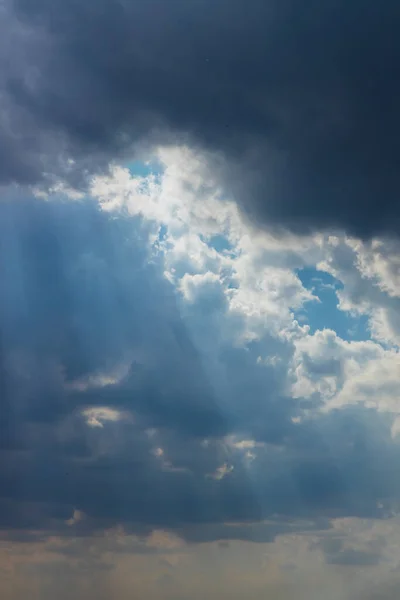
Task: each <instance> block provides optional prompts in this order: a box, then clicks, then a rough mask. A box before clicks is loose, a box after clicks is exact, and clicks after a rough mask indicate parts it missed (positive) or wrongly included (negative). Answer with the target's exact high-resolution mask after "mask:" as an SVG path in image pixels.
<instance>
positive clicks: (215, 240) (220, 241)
mask: <svg viewBox="0 0 400 600" xmlns="http://www.w3.org/2000/svg"><path fill="white" fill-rule="evenodd" d="M200 239H201V241H202V242H204V243H206V244H207V245H208V246H209V247H210V248H214V250H216V251H217V252H220V253H222V254H223V253H225V252H232V250H233V246H232V244H231V243H230V242H229V240H228V239H227V238H226V237H225V236H224V235H213V236H211V237H210V238H206V237H205V236H204V235H200Z"/></svg>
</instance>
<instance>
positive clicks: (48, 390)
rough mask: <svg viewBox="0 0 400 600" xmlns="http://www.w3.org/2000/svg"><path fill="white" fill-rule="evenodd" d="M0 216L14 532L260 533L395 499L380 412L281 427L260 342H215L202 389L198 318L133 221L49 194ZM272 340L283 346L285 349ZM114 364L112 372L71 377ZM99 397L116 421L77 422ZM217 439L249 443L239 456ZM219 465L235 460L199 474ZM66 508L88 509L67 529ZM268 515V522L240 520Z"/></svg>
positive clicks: (4, 417)
mask: <svg viewBox="0 0 400 600" xmlns="http://www.w3.org/2000/svg"><path fill="white" fill-rule="evenodd" d="M0 216H1V218H0V244H1V252H0V275H1V281H2V294H1V297H0V339H1V351H2V354H1V363H0V365H1V380H0V381H1V385H2V395H1V397H0V402H1V409H2V410H1V412H0V419H1V420H0V433H1V437H0V439H1V450H0V496H1V498H2V500H1V502H0V529H1V530H6V531H7V532H8V533H7V535H8V536H9V537H10V538H11V539H12V538H13V536H14V535H15V539H17V538H18V537H19V536H20V535H21V531H23V532H29V531H46V532H49V534H55V533H58V534H62V535H63V536H65V537H68V536H69V537H71V536H78V537H79V536H85V535H89V534H90V533H93V532H95V531H97V530H99V529H100V530H102V529H106V528H108V527H111V526H115V525H116V524H118V523H123V525H124V527H126V529H127V531H128V532H132V533H135V534H137V535H147V534H148V533H149V532H150V531H151V530H152V528H154V527H159V528H165V529H169V530H174V531H178V532H179V533H180V535H182V537H185V535H186V537H187V538H188V539H190V537H192V539H193V540H196V539H197V540H198V541H200V539H201V537H203V539H212V538H213V536H214V537H215V539H218V538H220V539H222V540H223V539H232V536H233V537H235V536H236V537H239V538H240V539H249V538H251V536H253V537H254V538H255V539H258V540H259V541H260V540H264V541H266V540H268V539H271V540H272V539H273V537H274V536H275V535H277V534H278V532H279V531H283V532H286V531H288V525H287V522H286V521H287V520H288V519H299V518H302V519H305V518H306V519H308V520H311V521H313V522H314V521H315V520H316V519H319V518H330V517H332V516H364V517H370V516H374V517H379V516H380V512H379V509H378V508H377V503H378V501H381V500H388V501H390V500H391V499H398V498H399V496H400V489H399V485H398V482H397V481H398V478H397V476H396V473H397V469H398V464H399V459H400V456H399V447H398V445H396V444H395V443H394V442H393V440H392V439H391V437H390V428H391V421H390V418H389V417H388V416H387V415H380V414H377V413H376V412H375V411H367V410H366V409H363V408H362V407H355V408H353V409H351V410H350V409H349V410H342V411H338V412H334V413H332V414H329V415H321V416H318V417H316V418H315V419H312V420H305V421H304V422H302V423H297V424H295V423H293V422H292V420H291V418H292V417H293V416H295V415H297V414H298V407H297V406H295V404H294V403H293V401H291V400H287V399H285V396H284V394H283V389H284V382H285V379H284V377H285V370H284V369H283V370H282V372H281V371H279V369H280V367H279V368H278V369H277V370H276V371H274V370H270V371H269V370H268V369H266V370H265V372H264V371H262V370H255V368H254V365H253V363H255V362H256V357H257V356H258V355H259V354H260V347H258V346H257V343H254V344H249V345H248V348H247V349H242V350H240V349H238V348H237V349H232V348H230V349H229V348H226V347H225V346H224V347H222V349H221V353H220V356H219V364H220V365H221V371H220V372H219V371H216V374H217V375H218V373H223V374H224V385H221V386H219V387H218V386H217V387H215V386H214V385H210V380H209V376H208V371H207V368H208V366H209V365H208V363H207V360H208V359H207V353H202V352H201V349H199V348H198V347H197V346H196V344H195V343H194V342H193V338H192V334H193V331H194V328H193V327H190V326H189V325H190V323H192V324H193V320H196V318H199V319H200V318H203V317H202V316H201V317H200V316H198V317H196V314H195V313H193V314H190V315H189V314H183V313H184V311H183V313H182V311H181V308H180V306H179V304H178V302H177V297H176V296H175V293H174V291H173V288H172V286H171V285H170V284H169V283H168V282H167V281H166V280H165V278H164V277H163V275H162V273H163V265H162V263H160V264H159V263H158V262H157V260H155V262H153V263H151V262H149V261H148V254H147V250H146V248H147V246H146V243H145V240H146V239H147V232H146V228H145V227H146V226H145V225H144V224H143V223H142V222H141V221H140V220H138V219H130V218H125V217H123V216H122V217H120V218H117V219H115V218H112V217H111V216H110V215H107V214H105V213H101V212H100V211H99V210H98V208H97V207H96V205H95V204H94V203H92V202H91V201H88V200H85V201H79V202H64V201H63V200H62V199H60V198H59V199H53V200H51V201H47V202H42V201H38V200H35V199H33V198H27V199H25V200H24V199H23V198H19V199H18V198H13V199H12V201H9V202H8V201H6V200H3V202H2V203H1V204H0ZM203 312H204V311H203ZM202 314H203V313H202V311H201V306H200V307H199V315H202ZM191 320H192V321H191ZM210 335H212V331H211V330H210ZM211 343H212V339H211V340H210V344H209V345H211ZM266 343H267V344H269V343H271V344H274V341H273V340H266ZM275 343H276V342H275ZM272 347H273V348H274V351H275V350H276V351H279V352H281V353H282V356H285V357H286V358H287V360H289V359H290V356H291V353H292V352H293V349H292V348H291V347H290V345H283V346H282V345H279V347H278V348H276V347H274V346H272ZM251 357H253V359H254V360H252V358H251ZM126 361H127V364H128V366H129V365H131V366H130V368H129V369H127V371H126V373H125V374H123V375H121V377H120V379H118V377H117V380H116V381H115V382H114V383H112V382H109V383H108V384H107V385H103V386H98V387H97V388H96V387H92V388H90V386H89V387H88V388H85V385H83V387H81V388H80V389H77V388H76V387H75V388H74V385H73V384H76V382H85V381H89V382H90V377H93V376H95V375H99V374H100V375H101V374H106V375H107V374H109V373H112V372H113V369H115V368H116V367H119V366H120V365H121V364H125V362H126ZM262 372H263V373H265V374H264V375H261V373H262ZM217 375H216V376H215V379H214V381H213V384H214V383H219V382H218V377H217ZM221 377H222V375H221ZM88 378H89V379H88ZM106 383H107V382H106ZM225 383H226V385H225ZM228 384H229V385H228ZM71 386H72V387H71ZM78 387H79V386H78ZM217 392H218V393H217ZM245 403H246V405H247V409H246V411H244V410H243V408H242V406H243V405H244V404H245ZM101 406H108V407H111V408H114V409H115V410H118V411H120V412H121V420H120V421H117V422H112V421H110V422H106V423H104V427H103V428H101V427H89V426H88V425H87V423H86V422H85V418H84V416H82V414H81V413H82V410H84V409H88V408H92V409H93V408H96V407H101ZM230 407H231V409H230ZM125 417H126V418H125ZM150 429H155V430H156V431H155V432H154V431H153V432H149V430H150ZM228 434H232V435H236V436H239V437H240V436H242V437H243V438H244V439H248V438H255V439H257V440H258V442H259V444H258V445H257V447H256V448H255V451H254V454H255V456H254V458H253V459H252V460H251V461H250V463H246V462H245V456H244V454H243V453H241V452H240V451H239V450H238V448H233V449H230V448H229V444H228V443H227V442H226V439H225V437H226V436H227V435H228ZM246 436H248V437H246ZM204 440H206V442H207V443H204ZM157 448H161V449H162V450H163V453H160V452H157ZM225 463H226V464H227V465H229V466H230V467H233V470H232V469H229V472H227V473H226V474H225V476H224V477H222V478H221V479H220V480H218V479H215V478H213V477H211V476H210V475H211V474H212V473H215V472H216V470H217V469H218V468H220V467H221V465H223V464H225ZM75 509H77V510H80V511H82V512H83V513H84V515H85V517H84V518H83V519H81V520H79V521H77V522H76V523H73V524H71V523H70V524H68V521H70V519H71V517H72V514H73V511H74V510H75ZM275 514H280V515H281V516H282V517H284V518H283V520H282V522H281V523H280V522H278V524H277V525H276V526H275V525H274V526H271V527H261V528H260V529H259V531H255V530H254V528H253V529H252V527H251V526H250V525H249V522H253V523H254V522H260V521H264V520H266V519H267V518H269V517H271V516H272V515H275ZM227 522H230V523H236V524H237V529H235V530H233V529H229V530H228V528H227V527H226V526H225V525H224V523H227ZM239 524H241V525H240V526H239ZM195 526H197V529H196V527H195ZM202 527H204V529H202Z"/></svg>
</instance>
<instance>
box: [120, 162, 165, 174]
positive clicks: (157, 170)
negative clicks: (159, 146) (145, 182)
mask: <svg viewBox="0 0 400 600" xmlns="http://www.w3.org/2000/svg"><path fill="white" fill-rule="evenodd" d="M125 166H126V168H127V169H129V172H130V174H131V175H132V176H133V177H135V176H136V177H148V176H149V175H154V176H155V177H156V178H158V177H159V176H160V175H161V173H162V166H161V165H160V164H159V163H158V162H156V161H148V162H143V161H140V160H133V161H131V162H128V163H126V164H125Z"/></svg>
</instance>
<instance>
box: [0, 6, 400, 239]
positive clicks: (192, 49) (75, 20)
mask: <svg viewBox="0 0 400 600" xmlns="http://www.w3.org/2000/svg"><path fill="white" fill-rule="evenodd" d="M4 6H5V8H4V7H3V19H2V25H1V28H2V34H3V36H2V37H3V41H2V47H1V52H2V54H3V55H4V57H5V56H10V57H11V59H10V60H7V61H5V60H4V61H3V62H4V69H2V76H1V85H2V91H3V93H2V103H3V106H2V113H1V114H2V117H1V118H2V138H1V139H0V155H4V159H5V160H3V161H2V169H1V179H2V181H4V182H9V181H15V180H16V181H27V180H28V181H36V180H38V179H41V178H42V177H43V173H44V172H46V173H48V174H50V175H52V176H57V175H62V176H65V177H67V178H69V179H70V180H71V179H72V180H74V181H75V180H76V181H77V180H79V179H81V180H82V178H83V179H85V177H86V175H85V174H87V171H88V170H89V171H93V170H94V171H96V170H98V169H99V168H104V167H105V165H107V163H108V162H109V161H110V160H113V159H117V158H121V157H123V156H127V155H129V153H131V151H132V147H135V148H136V149H137V147H138V145H139V146H142V145H143V144H145V145H146V144H150V145H151V144H152V143H154V142H156V143H157V142H160V141H162V142H171V141H172V142H176V141H185V142H188V143H189V144H192V145H195V146H198V147H201V148H203V149H206V150H210V151H211V152H212V153H216V155H217V158H214V159H213V162H214V166H215V168H216V169H219V168H220V169H221V171H220V174H222V176H223V177H224V178H225V180H226V185H227V189H228V190H230V191H231V192H232V193H233V194H234V196H235V197H236V198H237V199H238V201H239V202H240V203H241V204H242V206H243V207H244V209H245V211H246V212H247V213H248V215H249V216H250V217H251V218H255V219H257V221H258V222H261V223H262V222H264V223H268V224H269V225H271V224H274V223H275V224H277V225H283V226H289V227H291V228H294V229H300V230H302V231H304V230H309V229H314V228H319V227H323V228H332V227H339V228H345V229H347V230H349V231H352V232H355V233H357V234H360V235H364V236H371V235H374V234H378V233H382V232H384V233H385V232H386V233H387V232H389V233H393V234H397V233H398V227H399V216H400V214H399V209H398V207H399V203H398V201H397V196H398V193H399V176H398V171H399V168H398V167H399V165H398V138H399V125H400V122H399V117H398V110H397V102H396V98H397V96H398V94H399V84H398V81H397V76H396V73H397V70H398V63H399V58H400V42H399V38H398V35H397V28H396V23H397V22H398V19H399V16H400V8H399V6H398V3H397V2H395V1H394V0H389V1H388V2H385V5H384V6H378V4H377V3H376V2H375V1H374V0H368V1H361V0H357V1H355V2H352V3H348V2H345V0H328V1H326V2H323V3H321V2H318V1H317V0H315V1H314V0H313V1H311V2H308V3H307V5H306V6H304V5H299V4H298V3H297V2H296V1H295V0H283V1H282V0H273V1H272V2H264V0H255V1H253V2H252V3H251V6H249V4H248V3H247V2H246V1H245V0H229V1H227V0H217V1H214V0H213V1H211V0H195V1H194V2H190V3H186V2H174V1H173V0H153V1H152V2H150V3H149V2H146V1H145V0H119V1H113V0H101V1H100V2H96V3H93V2H92V1H91V0H84V1H81V2H76V1H75V0H56V1H54V0H52V1H50V0H38V1H37V2H34V3H32V2H31V1H30V0H13V1H12V0H9V1H8V2H5V3H4ZM21 23H22V25H21ZM68 157H72V158H73V159H75V160H76V165H77V167H78V168H77V169H75V168H74V167H73V165H71V164H70V163H68V161H67V158H68ZM218 157H219V158H218ZM219 159H221V161H220V160H219Z"/></svg>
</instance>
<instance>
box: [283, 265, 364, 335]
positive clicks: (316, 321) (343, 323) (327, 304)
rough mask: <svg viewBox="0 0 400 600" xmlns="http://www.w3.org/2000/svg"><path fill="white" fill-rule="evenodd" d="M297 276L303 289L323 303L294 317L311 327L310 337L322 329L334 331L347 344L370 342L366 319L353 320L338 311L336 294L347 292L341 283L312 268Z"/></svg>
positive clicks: (312, 306) (303, 309)
mask: <svg viewBox="0 0 400 600" xmlns="http://www.w3.org/2000/svg"><path fill="white" fill-rule="evenodd" d="M296 273H297V276H298V277H299V279H300V281H301V282H302V284H303V286H304V287H305V288H306V289H308V290H310V291H312V292H313V294H314V296H318V298H319V299H320V302H309V303H307V304H306V305H305V306H304V307H303V308H302V309H300V310H298V311H295V313H294V314H295V318H296V319H297V320H298V321H299V323H307V324H308V325H309V326H310V333H314V332H315V331H316V330H318V329H332V330H334V331H336V333H337V335H339V336H340V337H341V338H342V339H344V340H354V341H360V340H368V339H370V333H369V330H368V319H367V318H366V317H364V316H361V317H353V316H352V315H351V314H349V313H348V312H345V311H342V310H339V309H338V307H337V306H338V303H339V300H338V297H337V295H336V291H337V290H340V289H343V284H342V283H341V281H339V280H338V279H335V278H334V277H332V275H329V273H325V272H324V271H318V270H317V269H313V268H309V267H307V268H304V269H299V270H297V272H296Z"/></svg>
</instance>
